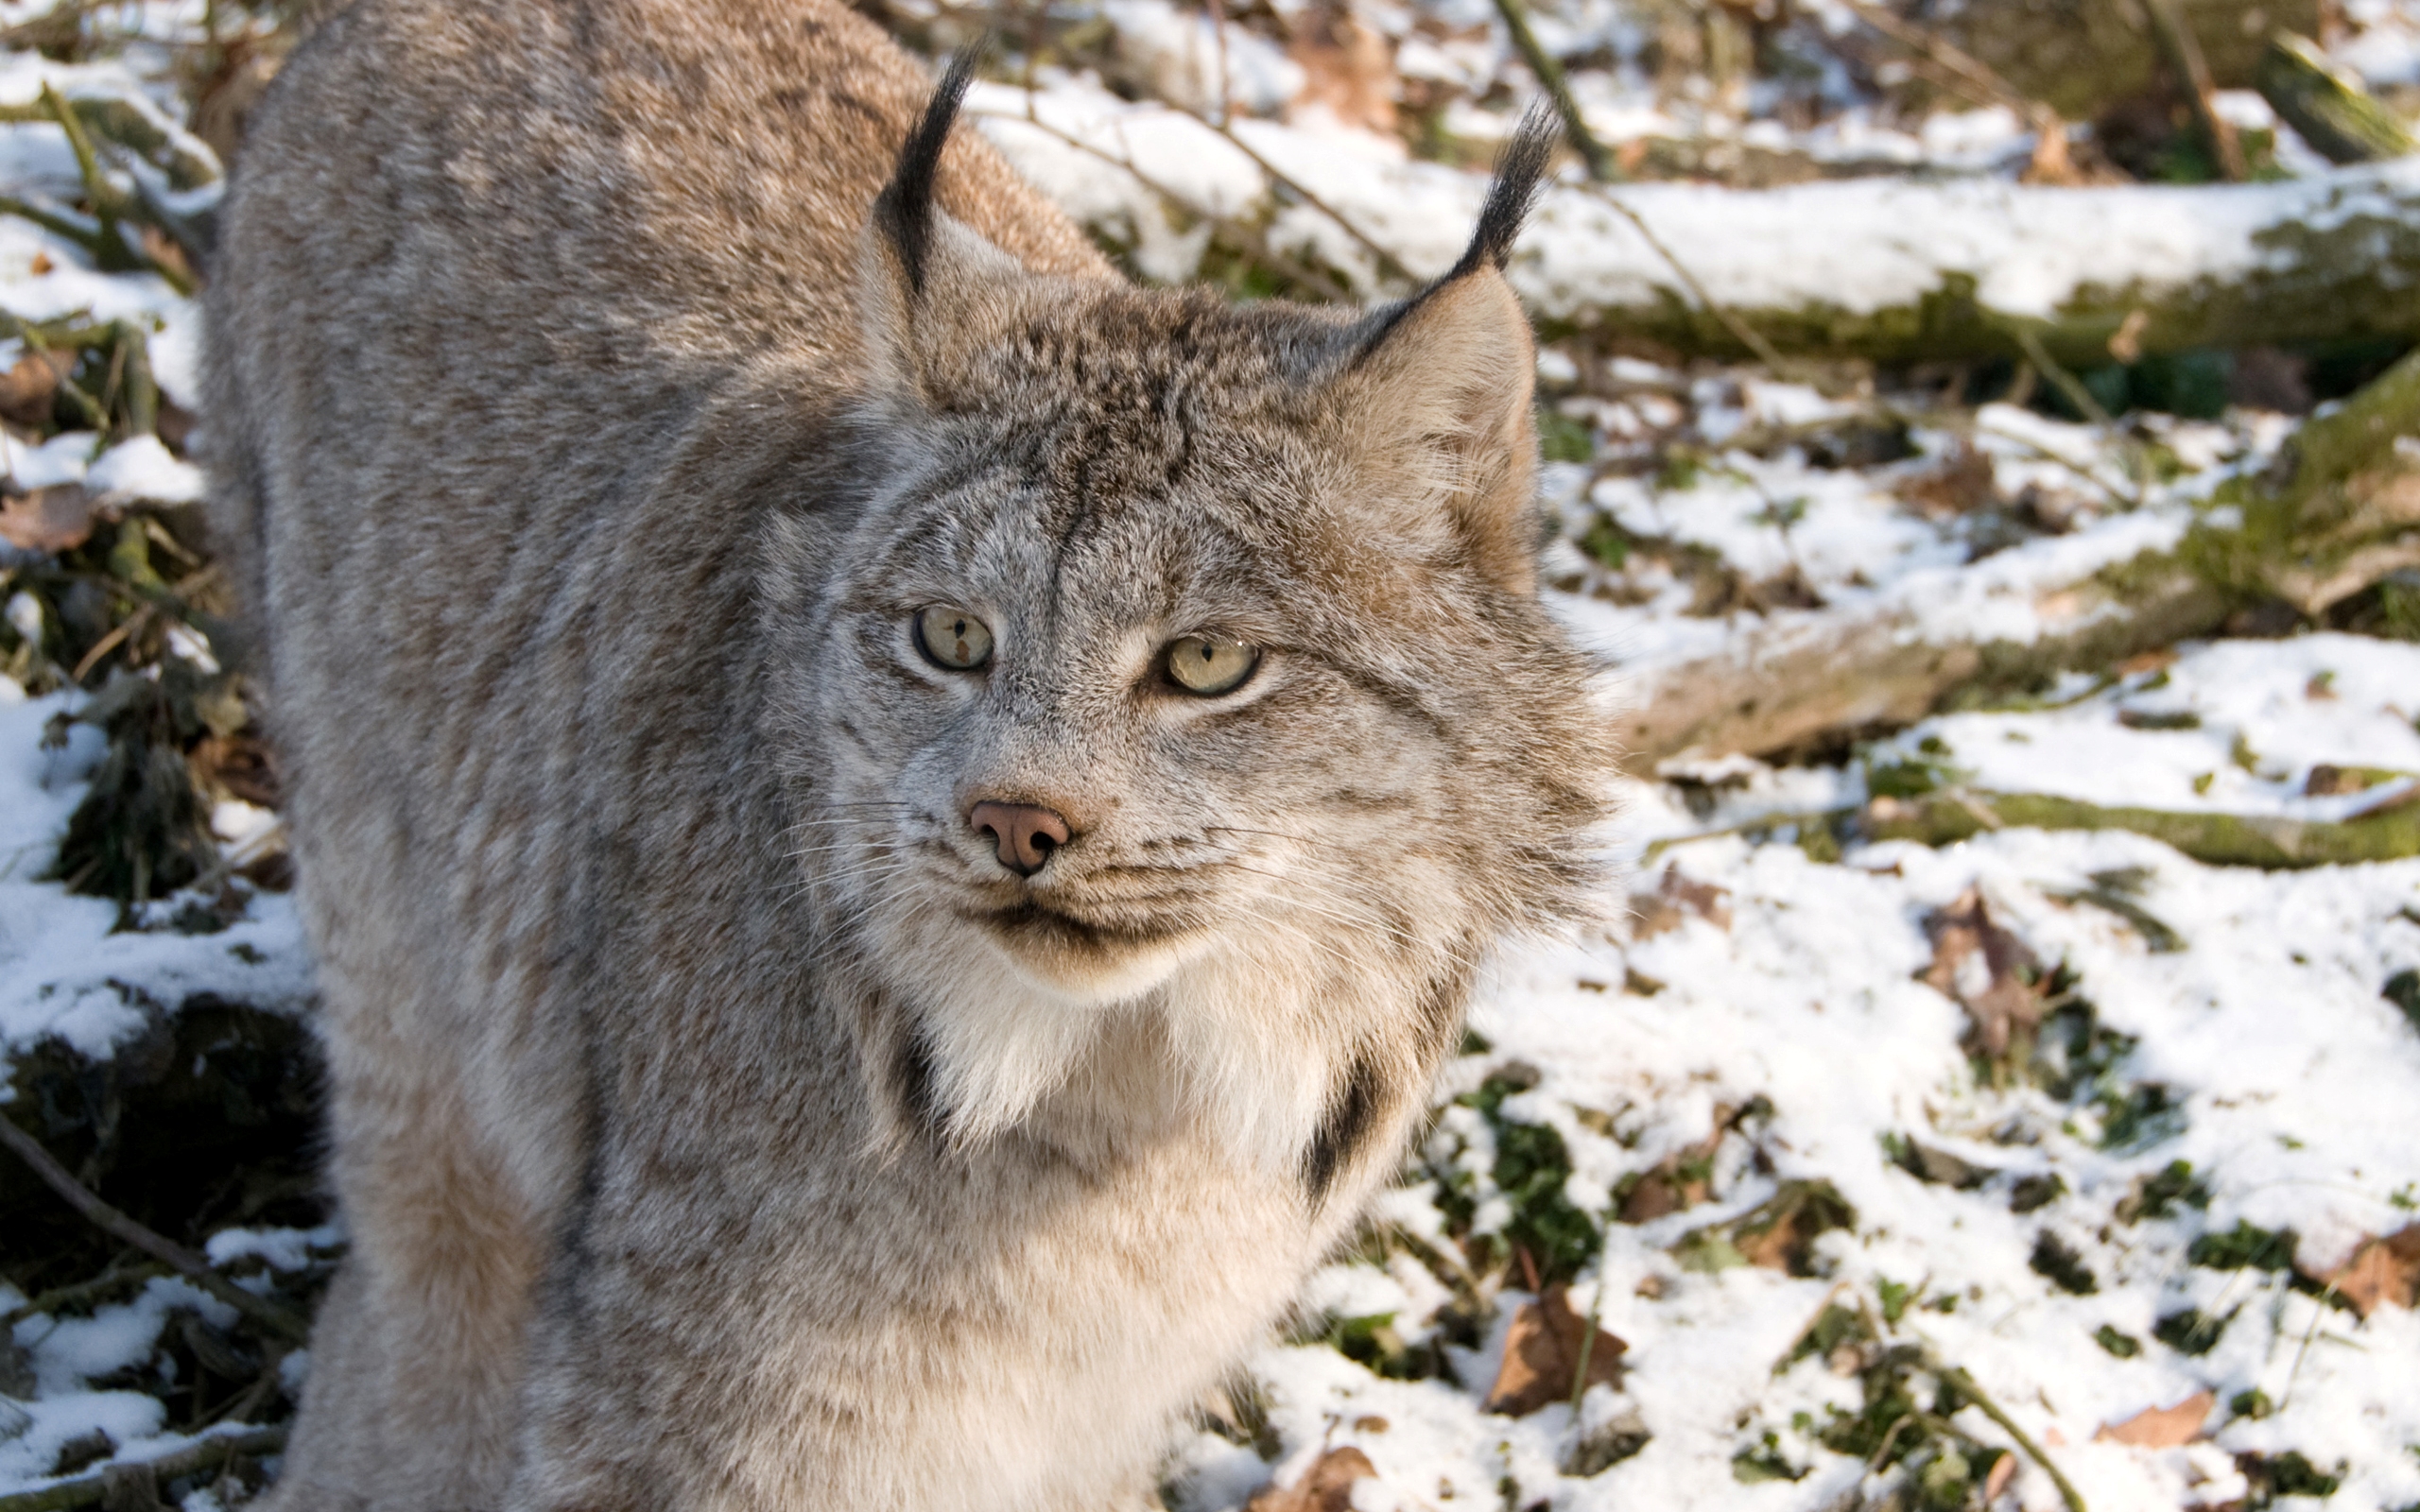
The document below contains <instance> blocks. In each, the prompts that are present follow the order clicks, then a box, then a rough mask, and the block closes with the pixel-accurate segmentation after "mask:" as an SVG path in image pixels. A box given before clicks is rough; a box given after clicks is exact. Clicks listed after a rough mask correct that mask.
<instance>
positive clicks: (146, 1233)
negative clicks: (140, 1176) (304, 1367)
mask: <svg viewBox="0 0 2420 1512" xmlns="http://www.w3.org/2000/svg"><path fill="white" fill-rule="evenodd" d="M0 1144H5V1145H7V1146H8V1148H9V1153H11V1154H13V1155H15V1156H16V1157H17V1159H18V1160H23V1161H25V1162H26V1166H27V1167H28V1168H29V1169H31V1170H32V1172H33V1174H34V1175H36V1176H38V1177H42V1179H43V1184H44V1185H45V1186H48V1187H49V1188H50V1189H51V1190H52V1191H53V1192H56V1193H58V1194H60V1195H61V1197H63V1198H65V1199H66V1202H67V1205H68V1206H69V1207H71V1208H74V1209H75V1210H76V1211H78V1212H79V1213H81V1214H83V1215H84V1217H85V1219H86V1220H87V1221H89V1222H90V1223H91V1224H92V1225H93V1226H94V1227H95V1228H96V1229H100V1230H101V1231H102V1232H103V1233H106V1234H108V1235H109V1236H110V1237H111V1238H112V1239H115V1240H117V1241H118V1242H119V1243H121V1244H126V1245H130V1246H133V1247H134V1248H136V1249H139V1250H142V1251H143V1252H144V1253H145V1254H147V1255H149V1256H150V1257H151V1258H152V1259H154V1260H156V1261H159V1262H160V1263H162V1264H164V1265H166V1266H167V1267H168V1268H169V1269H170V1270H173V1271H176V1272H179V1273H180V1274H182V1276H184V1277H185V1278H186V1279H187V1280H190V1281H192V1282H193V1283H194V1284H195V1285H197V1286H199V1287H200V1288H201V1289H202V1290H203V1291H205V1292H208V1293H209V1294H210V1295H211V1296H213V1297H216V1298H218V1299H219V1300H220V1301H222V1302H224V1303H226V1304H227V1305H228V1306H229V1307H232V1308H233V1309H234V1310H235V1311H236V1312H238V1313H240V1314H243V1315H244V1316H246V1317H248V1318H250V1319H251V1320H252V1321H253V1322H254V1323H256V1324H258V1325H259V1326H260V1327H261V1328H263V1329H265V1330H267V1331H268V1332H271V1333H274V1334H276V1335H277V1336H278V1337H280V1338H282V1339H286V1340H288V1341H290V1342H292V1343H295V1344H301V1343H303V1342H304V1341H305V1340H307V1339H308V1338H309V1337H310V1333H311V1327H310V1325H309V1324H308V1323H305V1322H304V1321H303V1320H302V1318H300V1317H298V1316H296V1315H295V1314H294V1313H293V1312H292V1311H290V1310H289V1309H287V1308H285V1307H283V1306H281V1305H279V1304H278V1303H276V1302H272V1301H270V1300H269V1299H268V1298H267V1297H256V1296H254V1295H253V1294H252V1293H251V1292H248V1291H246V1290H244V1289H243V1288H242V1287H240V1286H238V1285H236V1284H235V1283H234V1282H233V1281H231V1280H228V1279H227V1278H226V1277H224V1276H221V1275H219V1274H218V1273H217V1272H216V1271H215V1270H213V1269H211V1267H210V1263H209V1262H208V1261H206V1260H204V1259H202V1258H201V1257H200V1256H199V1255H197V1254H195V1253H194V1252H193V1251H192V1250H190V1249H187V1248H185V1247H184V1246H182V1245H180V1244H177V1243H175V1242H173V1241H171V1240H168V1239H164V1238H163V1237H161V1236H160V1235H159V1234H156V1233H154V1232H152V1231H151V1230H150V1229H147V1228H145V1227H144V1226H143V1225H141V1224H139V1223H137V1222H135V1221H134V1220H133V1219H132V1218H130V1217H128V1216H127V1215H126V1214H125V1213H122V1212H120V1211H117V1210H116V1209H115V1208H112V1207H111V1206H110V1205H109V1204H108V1203H106V1202H103V1201H102V1200H101V1199H100V1198H98V1197H96V1196H95V1195H93V1194H92V1192H91V1190H90V1189H89V1188H87V1187H86V1186H85V1185H84V1183H82V1182H81V1181H78V1180H77V1179H76V1177H73V1176H71V1175H70V1174H68V1170H67V1168H66V1167H65V1166H63V1165H61V1164H60V1163H59V1162H58V1161H57V1160H53V1159H52V1158H51V1154H50V1152H49V1151H48V1150H46V1149H43V1147H42V1142H41V1141H39V1140H37V1139H35V1138H34V1137H33V1136H32V1135H30V1134H28V1133H26V1131H25V1130H24V1129H21V1128H19V1127H18V1126H17V1125H16V1124H15V1122H14V1121H13V1120H10V1119H7V1118H0ZM0 1512H7V1508H6V1505H5V1503H0Z"/></svg>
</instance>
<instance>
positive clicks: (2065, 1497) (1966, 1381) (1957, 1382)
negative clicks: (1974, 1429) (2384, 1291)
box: [0, 1359, 2086, 1512]
mask: <svg viewBox="0 0 2420 1512" xmlns="http://www.w3.org/2000/svg"><path fill="white" fill-rule="evenodd" d="M1931 1364H1932V1366H1933V1373H1934V1374H1935V1375H1938V1376H1940V1377H1941V1379H1942V1381H1943V1382H1944V1383H1945V1384H1947V1385H1948V1386H1949V1387H1950V1388H1951V1389H1953V1390H1955V1391H1956V1392H1957V1393H1958V1394H1959V1395H1960V1396H1962V1397H1963V1398H1965V1399H1966V1400H1968V1401H1971V1402H1973V1403H1974V1404H1975V1406H1976V1407H1977V1408H1978V1409H1979V1411H1980V1412H1981V1413H1982V1415H1983V1416H1984V1417H1989V1418H1990V1419H1991V1420H1992V1421H1994V1422H1996V1423H1997V1424H1999V1425H2000V1430H2001V1431H2002V1432H2003V1433H2005V1434H2007V1435H2009V1437H2011V1438H2014V1439H2015V1440H2016V1447H2017V1448H2019V1449H2021V1450H2023V1451H2024V1452H2025V1453H2026V1456H2027V1457H2028V1458H2030V1459H2031V1460H2032V1461H2033V1463H2034V1464H2036V1465H2039V1466H2041V1467H2042V1469H2043V1470H2044V1471H2045V1472H2046V1473H2047V1474H2048V1476H2049V1477H2050V1484H2051V1485H2053V1486H2057V1487H2058V1488H2059V1500H2060V1501H2062V1502H2064V1503H2066V1507H2067V1512H2086V1508H2085V1506H2084V1504H2083V1495H2082V1494H2081V1493H2079V1492H2078V1491H2077V1490H2076V1488H2075V1483H2073V1482H2072V1481H2069V1480H2068V1479H2067V1478H2066V1476H2065V1475H2063V1474H2061V1473H2060V1471H2059V1467H2058V1466H2056V1465H2053V1464H2052V1463H2050V1456H2049V1455H2048V1454H2046V1453H2044V1452H2042V1446H2041V1445H2039V1444H2037V1443H2035V1442H2034V1441H2033V1437H2032V1435H2030V1434H2028V1433H2027V1432H2026V1431H2025V1430H2024V1429H2022V1428H2019V1427H2018V1426H2016V1419H2014V1418H2013V1417H2010V1416H2009V1415H2008V1414H2007V1413H2005V1412H2003V1411H2001V1410H2000V1404H1999V1403H1998V1402H1997V1401H1994V1400H1992V1399H1991V1398H1990V1396H1988V1395H1987V1394H1985V1392H1984V1390H1983V1388H1982V1387H1980V1386H1979V1385H1977V1384H1975V1378H1974V1377H1973V1376H1970V1375H1968V1374H1967V1373H1966V1372H1965V1371H1964V1370H1962V1369H1961V1368H1959V1367H1958V1366H1954V1365H1947V1364H1944V1363H1943V1362H1942V1361H1940V1360H1938V1359H1936V1360H1933V1361H1932V1362H1931ZM0 1512H8V1509H7V1508H5V1507H0Z"/></svg>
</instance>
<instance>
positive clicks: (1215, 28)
mask: <svg viewBox="0 0 2420 1512" xmlns="http://www.w3.org/2000/svg"><path fill="white" fill-rule="evenodd" d="M1204 3H1205V4H1206V5H1207V6H1208V8H1209V11H1210V26H1211V35H1212V36H1214V37H1215V38H1217V39H1218V43H1219V125H1220V126H1224V125H1226V124H1227V123H1228V122H1229V121H1232V120H1234V119H1235V118H1236V102H1235V100H1234V98H1233V97H1232V96H1233V94H1234V88H1233V84H1232V81H1231V79H1230V78H1229V76H1228V73H1227V7H1226V0H1204Z"/></svg>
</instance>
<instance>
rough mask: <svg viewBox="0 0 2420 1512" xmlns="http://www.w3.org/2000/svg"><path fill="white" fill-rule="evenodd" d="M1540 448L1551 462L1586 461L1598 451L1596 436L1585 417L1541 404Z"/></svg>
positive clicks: (1539, 415)
mask: <svg viewBox="0 0 2420 1512" xmlns="http://www.w3.org/2000/svg"><path fill="white" fill-rule="evenodd" d="M1538 452H1539V455H1542V456H1544V457H1545V458H1546V459H1547V461H1549V462H1585V461H1587V460H1588V459H1589V458H1591V457H1593V456H1595V455H1597V438H1596V435H1595V433H1594V432H1592V431H1590V430H1589V428H1588V426H1587V423H1586V422H1585V421H1578V420H1574V419H1573V418H1572V417H1570V416H1569V415H1566V414H1564V413H1563V412H1562V411H1561V410H1558V409H1550V408H1547V406H1545V405H1540V406H1539V408H1538Z"/></svg>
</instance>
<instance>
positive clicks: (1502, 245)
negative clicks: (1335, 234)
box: [1347, 100, 1563, 366]
mask: <svg viewBox="0 0 2420 1512" xmlns="http://www.w3.org/2000/svg"><path fill="white" fill-rule="evenodd" d="M1562 131H1563V129H1562V125H1561V118H1560V117H1559V116H1557V115H1556V114H1555V112H1554V108H1553V107H1552V106H1551V105H1549V104H1547V102H1546V101H1544V100H1540V101H1539V102H1538V103H1536V104H1534V105H1532V106H1530V109H1529V111H1528V112H1526V113H1525V114H1523V115H1522V117H1521V124H1520V125H1518V126H1516V127H1514V128H1513V137H1512V140H1510V141H1508V142H1507V143H1505V144H1504V150H1503V152H1502V153H1500V154H1498V155H1497V157H1496V160H1495V182H1494V183H1493V184H1491V185H1489V186H1488V191H1487V203H1486V204H1485V205H1483V206H1482V207H1480V209H1479V213H1478V230H1477V231H1475V232H1472V233H1471V244H1470V246H1469V247H1468V248H1467V249H1465V250H1464V251H1463V252H1462V257H1461V262H1458V263H1456V264H1455V265H1454V266H1452V267H1450V268H1448V269H1446V271H1445V276H1444V277H1443V278H1441V279H1439V280H1437V281H1436V282H1435V283H1431V284H1429V285H1428V286H1427V287H1426V288H1425V289H1422V290H1421V291H1420V292H1419V293H1417V294H1415V295H1413V296H1412V297H1411V298H1409V299H1408V300H1403V301H1398V302H1396V303H1394V304H1389V305H1384V306H1381V307H1380V308H1378V309H1375V310H1373V311H1371V312H1370V314H1368V315H1366V316H1364V317H1362V318H1361V319H1359V320H1358V321H1357V322H1355V324H1354V325H1353V326H1352V327H1351V333H1352V334H1351V342H1352V346H1351V351H1352V355H1351V357H1350V358H1349V359H1348V362H1347V366H1357V365H1358V364H1359V363H1361V362H1362V361H1363V360H1365V359H1366V358H1368V357H1369V356H1370V354H1371V353H1372V352H1375V351H1377V350H1378V348H1379V347H1380V346H1382V345H1384V344H1385V342H1386V339H1387V337H1388V336H1390V335H1393V334H1394V329H1395V327H1397V326H1398V325H1401V324H1402V323H1403V322H1404V320H1405V319H1406V318H1409V316H1410V315H1411V313H1412V312H1413V311H1414V310H1417V309H1419V308H1420V306H1421V305H1422V304H1423V303H1424V302H1425V301H1426V300H1427V299H1428V298H1429V296H1431V295H1433V294H1435V293H1436V292H1437V291H1438V290H1440V289H1443V288H1445V287H1447V286H1448V285H1450V284H1451V283H1453V282H1454V281H1455V280H1456V279H1460V278H1463V277H1466V276H1468V275H1470V274H1472V273H1476V272H1478V270H1479V269H1480V268H1482V267H1492V268H1495V270H1496V271H1497V272H1499V273H1500V272H1502V271H1503V270H1504V265H1505V264H1506V263H1507V262H1509V261H1511V259H1512V256H1513V242H1514V241H1515V240H1516V239H1517V238H1518V237H1519V236H1520V234H1521V228H1522V226H1523V225H1524V224H1526V223H1527V222H1528V221H1529V218H1530V210H1531V208H1532V207H1534V206H1535V205H1536V204H1537V202H1538V188H1539V186H1540V184H1541V183H1543V182H1544V181H1545V179H1546V172H1547V162H1548V161H1549V160H1551V159H1552V158H1553V157H1554V146H1555V142H1556V139H1557V138H1559V137H1560V136H1561V135H1562Z"/></svg>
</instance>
